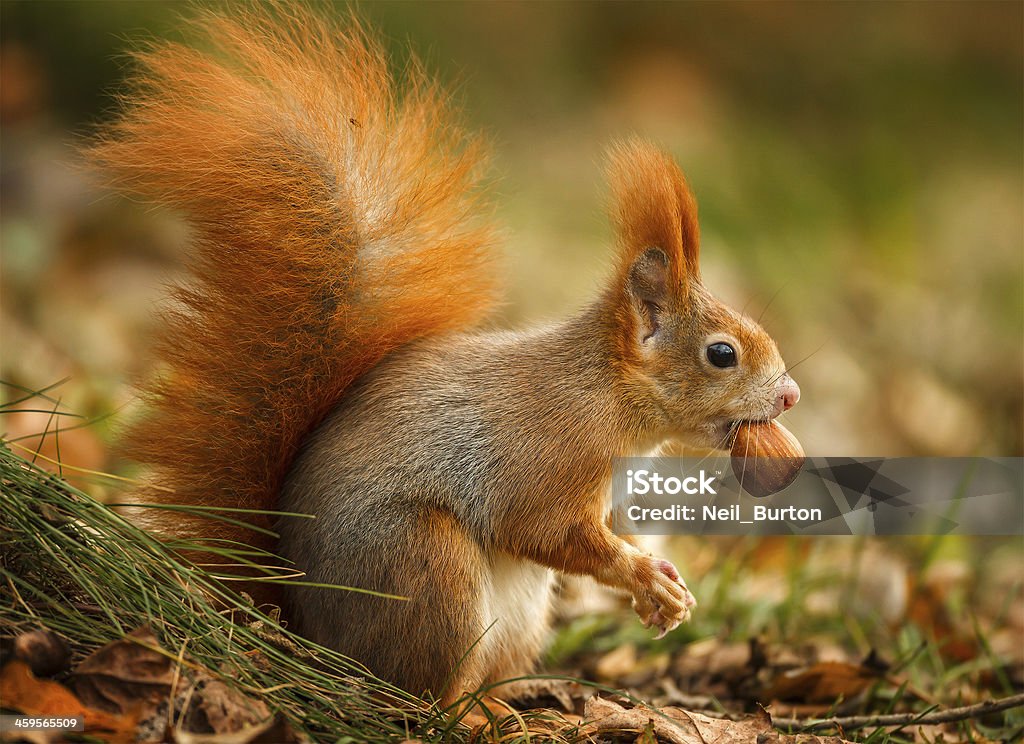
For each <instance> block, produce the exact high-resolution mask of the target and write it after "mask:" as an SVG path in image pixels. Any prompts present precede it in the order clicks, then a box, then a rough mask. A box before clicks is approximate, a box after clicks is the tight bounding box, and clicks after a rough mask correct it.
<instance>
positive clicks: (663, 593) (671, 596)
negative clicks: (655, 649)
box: [633, 558, 697, 639]
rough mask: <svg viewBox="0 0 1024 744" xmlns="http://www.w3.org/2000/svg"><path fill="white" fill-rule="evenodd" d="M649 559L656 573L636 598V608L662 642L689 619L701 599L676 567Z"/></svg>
mask: <svg viewBox="0 0 1024 744" xmlns="http://www.w3.org/2000/svg"><path fill="white" fill-rule="evenodd" d="M649 560H650V561H651V563H652V564H653V568H654V569H655V573H654V575H653V576H652V577H651V579H650V581H649V583H648V584H647V585H646V586H644V587H643V588H642V591H639V592H637V593H636V594H634V595H633V609H634V610H635V611H636V614H637V615H639V617H640V621H641V622H642V623H643V625H644V627H645V628H657V629H658V635H657V636H656V639H658V638H664V637H665V635H666V634H668V633H669V632H671V631H673V630H675V629H676V628H678V627H679V626H680V625H681V624H682V623H684V622H686V621H687V620H689V619H690V610H691V609H692V608H694V607H696V606H697V600H695V599H694V597H693V595H692V594H691V593H690V590H689V589H687V587H686V584H685V582H683V580H682V579H681V578H680V577H679V572H678V571H677V570H676V567H675V566H673V565H672V564H671V563H669V562H668V561H666V560H662V559H657V558H651V559H649Z"/></svg>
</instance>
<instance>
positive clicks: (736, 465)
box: [732, 421, 804, 498]
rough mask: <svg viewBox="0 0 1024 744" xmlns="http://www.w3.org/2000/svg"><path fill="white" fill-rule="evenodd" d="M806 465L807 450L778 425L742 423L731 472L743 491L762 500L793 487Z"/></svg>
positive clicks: (733, 446)
mask: <svg viewBox="0 0 1024 744" xmlns="http://www.w3.org/2000/svg"><path fill="white" fill-rule="evenodd" d="M803 464H804V450H803V448H802V447H801V446H800V442H798V441H797V439H796V437H794V436H793V435H792V434H791V433H790V432H789V430H788V429H786V427H784V426H783V425H782V424H779V423H776V422H775V421H743V422H741V423H740V424H739V425H738V426H737V427H736V431H735V438H734V439H733V443H732V470H733V472H734V473H735V474H736V478H737V479H738V480H739V482H740V487H741V488H742V489H743V490H744V491H746V492H747V493H749V494H750V495H751V496H755V497H758V498H761V497H763V496H770V495H771V494H773V493H776V492H778V491H781V490H782V489H783V488H785V487H786V486H788V485H789V484H790V483H792V482H793V481H794V480H795V479H796V476H797V474H799V472H800V468H801V467H802V466H803Z"/></svg>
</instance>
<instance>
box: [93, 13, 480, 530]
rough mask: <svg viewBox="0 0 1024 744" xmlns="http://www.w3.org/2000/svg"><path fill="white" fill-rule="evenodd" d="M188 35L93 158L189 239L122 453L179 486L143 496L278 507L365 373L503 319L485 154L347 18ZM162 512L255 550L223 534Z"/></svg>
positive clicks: (146, 75)
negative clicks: (178, 217) (496, 307)
mask: <svg viewBox="0 0 1024 744" xmlns="http://www.w3.org/2000/svg"><path fill="white" fill-rule="evenodd" d="M194 26H195V28H196V29H198V30H199V31H200V33H201V34H202V36H203V37H204V41H205V44H204V45H203V47H202V48H201V50H197V49H193V48H190V47H186V46H182V45H179V44H175V43H158V44H156V45H154V46H152V47H151V48H148V49H146V50H144V51H140V52H138V53H137V54H136V55H135V58H136V61H137V62H138V66H139V71H138V73H137V74H136V76H135V78H134V87H133V88H132V89H131V90H130V92H129V93H127V94H126V95H125V96H124V97H123V112H122V115H121V117H120V118H119V120H118V121H117V122H116V123H115V124H114V125H112V126H111V127H110V128H109V129H108V130H107V131H106V133H105V134H104V136H103V137H102V139H101V140H100V141H98V142H97V143H96V144H95V146H94V147H93V148H92V152H91V154H92V156H93V157H94V158H95V160H97V161H98V162H99V163H100V164H101V165H102V166H104V167H105V169H106V171H107V173H108V174H110V175H111V176H112V177H113V179H114V181H115V182H116V184H117V185H118V186H119V187H120V188H121V189H123V190H125V191H129V192H132V193H136V194H139V195H141V196H143V197H144V198H146V199H149V200H151V201H154V202H157V203H159V204H162V205H166V206H169V207H171V208H173V209H176V210H179V211H180V212H182V213H183V214H184V216H185V217H186V218H187V219H188V221H189V223H190V225H191V226H192V228H193V230H194V251H193V253H192V255H191V257H190V262H189V270H190V274H189V276H188V278H187V280H186V281H185V282H184V283H183V284H182V285H181V286H180V287H179V288H178V289H177V290H176V292H175V295H174V299H175V300H176V303H175V305H174V306H173V307H172V308H171V309H169V310H167V311H166V312H165V313H164V317H163V318H162V321H161V323H160V326H159V327H160V331H159V334H160V335H159V339H158V344H157V350H156V354H157V360H156V361H157V369H159V370H160V373H159V376H158V377H156V378H155V379H152V380H149V381H147V382H146V383H145V384H144V386H143V395H144V398H145V399H146V402H147V404H148V406H147V409H146V412H145V415H144V416H143V417H142V418H141V419H140V420H139V421H137V422H136V423H135V424H134V425H133V427H132V428H131V430H130V431H129V432H127V435H126V436H125V437H124V442H125V449H126V453H127V455H128V456H130V457H131V458H133V459H136V460H138V461H141V462H144V463H147V464H149V465H152V466H153V467H154V472H153V482H154V483H156V484H158V485H159V486H161V487H169V488H170V489H171V490H170V491H165V490H162V489H154V490H153V491H152V493H150V494H147V499H148V500H155V501H163V502H166V503H182V504H195V505H203V506H208V507H215V508H216V507H223V508H230V509H237V508H248V509H273V508H274V506H275V500H276V498H277V494H278V491H279V490H280V486H281V484H282V481H283V479H284V476H285V474H286V472H287V470H288V467H289V465H290V463H291V461H292V460H293V458H294V456H295V453H296V452H297V449H298V447H299V444H300V441H301V440H302V438H303V437H304V436H305V435H306V434H308V432H309V431H310V430H312V429H313V428H314V427H315V426H316V425H317V424H318V423H319V422H320V421H321V419H322V418H323V417H324V416H325V414H326V413H327V412H328V411H329V410H330V409H331V408H332V407H333V406H335V405H336V404H337V403H338V401H339V400H340V399H341V398H342V396H343V394H344V392H345V390H346V388H347V387H348V386H349V385H350V384H351V383H352V382H353V381H354V380H355V379H357V378H358V377H359V376H360V375H362V374H363V373H365V372H366V371H367V370H368V369H370V368H371V367H372V366H373V365H374V364H376V363H377V362H378V361H379V360H380V359H381V358H382V357H383V356H385V355H386V354H387V353H388V352H390V351H391V350H393V349H395V348H398V347H400V346H403V345H405V344H407V343H409V342H410V341H412V340H414V339H416V338H420V337H424V336H429V335H431V334H435V333H439V332H445V331H449V330H452V329H459V328H467V327H470V326H472V325H475V324H476V323H478V322H479V320H480V319H481V318H483V317H485V316H486V314H487V313H488V311H489V310H490V308H491V306H492V304H493V302H494V300H495V283H494V280H493V276H492V272H491V271H490V268H489V264H490V262H491V260H492V257H493V254H492V243H493V237H494V231H493V230H492V228H491V226H490V225H489V224H486V223H485V222H481V221H480V220H479V219H477V217H478V216H479V215H480V214H481V213H483V214H486V212H487V210H486V209H484V208H483V207H484V206H485V205H483V204H482V203H481V198H480V192H479V186H480V180H481V177H482V172H481V170H482V162H483V158H482V148H481V143H480V141H479V140H478V139H476V138H473V137H470V136H467V135H466V134H465V133H464V132H463V130H462V129H460V128H459V126H458V125H457V124H456V123H455V122H454V121H453V116H452V107H451V104H450V101H449V98H448V95H447V94H446V92H445V91H444V90H442V89H440V88H438V87H437V86H436V85H434V84H432V83H431V82H430V81H429V80H428V79H427V78H426V76H425V75H424V74H423V73H422V71H421V69H420V68H419V66H418V65H417V64H416V63H415V62H413V63H411V64H410V65H409V66H408V69H407V71H406V72H405V73H404V75H403V76H402V78H401V80H396V79H395V78H394V76H393V75H392V74H391V72H390V71H389V69H388V61H387V58H386V55H385V53H384V51H383V49H382V48H381V47H380V46H379V44H378V43H377V42H376V41H375V40H374V39H372V38H371V37H370V36H368V35H367V33H365V32H364V30H363V28H362V27H361V26H360V25H359V23H358V22H357V21H355V20H354V19H348V20H347V21H344V22H333V21H329V20H326V19H324V18H322V17H320V16H319V15H317V14H315V13H313V12H312V11H308V10H303V9H297V8H295V7H292V6H273V7H271V8H260V7H255V8H254V9H251V10H248V11H244V12H236V13H233V14H231V15H221V14H218V13H213V12H209V13H203V14H202V15H200V16H199V18H198V19H197V20H196V21H195V23H194ZM156 513H157V514H159V513H160V512H156ZM156 521H158V522H160V524H158V527H161V528H162V529H163V530H165V531H171V532H187V533H188V534H189V535H191V536H201V537H207V538H213V539H217V538H223V539H233V540H241V541H243V542H248V543H250V544H251V543H253V542H254V541H257V542H258V541H259V536H258V535H256V534H254V533H252V532H249V531H241V532H240V531H239V528H237V527H235V526H233V525H231V524H230V523H211V522H209V521H208V520H181V519H179V518H178V517H177V516H176V515H175V516H174V518H173V520H171V519H167V520H156ZM249 521H254V522H256V523H257V524H260V525H261V526H266V524H267V523H268V521H269V520H266V519H262V520H261V519H249Z"/></svg>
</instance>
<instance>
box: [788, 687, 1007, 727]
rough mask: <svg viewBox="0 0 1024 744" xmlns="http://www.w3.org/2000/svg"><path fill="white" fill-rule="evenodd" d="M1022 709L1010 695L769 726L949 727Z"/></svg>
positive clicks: (792, 719) (790, 721)
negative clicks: (948, 705)
mask: <svg viewBox="0 0 1024 744" xmlns="http://www.w3.org/2000/svg"><path fill="white" fill-rule="evenodd" d="M1021 706H1024V694H1021V695H1011V696H1010V697H1005V698H1000V699H999V700H986V701H984V702H982V703H975V704H974V705H965V706H963V707H962V708H950V709H949V710H941V711H934V712H931V713H891V714H888V715H880V716H846V717H843V718H824V719H822V720H818V721H814V720H811V721H800V720H797V719H795V718H773V719H772V723H773V724H774V725H775V726H777V727H779V728H795V729H801V730H803V731H814V730H817V729H823V728H836V729H844V730H851V729H859V728H864V727H866V726H884V727H888V726H908V725H918V724H920V725H931V724H935V723H952V722H954V721H966V720H968V719H971V718H978V717H980V716H983V715H986V714H988V713H998V712H1000V711H1003V710H1009V709H1010V708H1018V707H1021Z"/></svg>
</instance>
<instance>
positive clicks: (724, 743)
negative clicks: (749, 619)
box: [583, 697, 772, 744]
mask: <svg viewBox="0 0 1024 744" xmlns="http://www.w3.org/2000/svg"><path fill="white" fill-rule="evenodd" d="M585 718H586V719H587V721H588V722H587V723H585V724H584V726H583V730H584V731H586V732H587V733H588V734H590V735H597V734H601V733H611V732H624V731H635V732H637V733H638V734H641V733H643V732H645V731H646V730H648V729H650V730H651V731H653V733H654V735H655V736H657V737H658V740H659V741H666V742H670V744H709V742H714V743H715V744H733V743H735V744H739V743H740V742H742V743H743V744H749V742H752V741H757V738H758V736H760V735H761V734H766V733H770V732H771V731H772V725H771V718H770V717H769V716H768V714H767V713H765V712H764V711H761V712H760V713H758V714H756V715H754V716H751V717H749V718H745V719H743V720H741V721H730V720H726V719H721V718H711V717H709V716H705V715H703V714H702V713H693V712H690V711H685V710H682V709H681V708H664V709H662V710H661V711H658V710H654V709H652V708H648V707H646V706H643V705H641V706H638V707H636V708H624V707H623V706H621V705H619V704H618V703H615V702H612V701H611V700H605V699H603V698H598V697H594V698H591V699H590V700H588V701H587V712H586V716H585Z"/></svg>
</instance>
